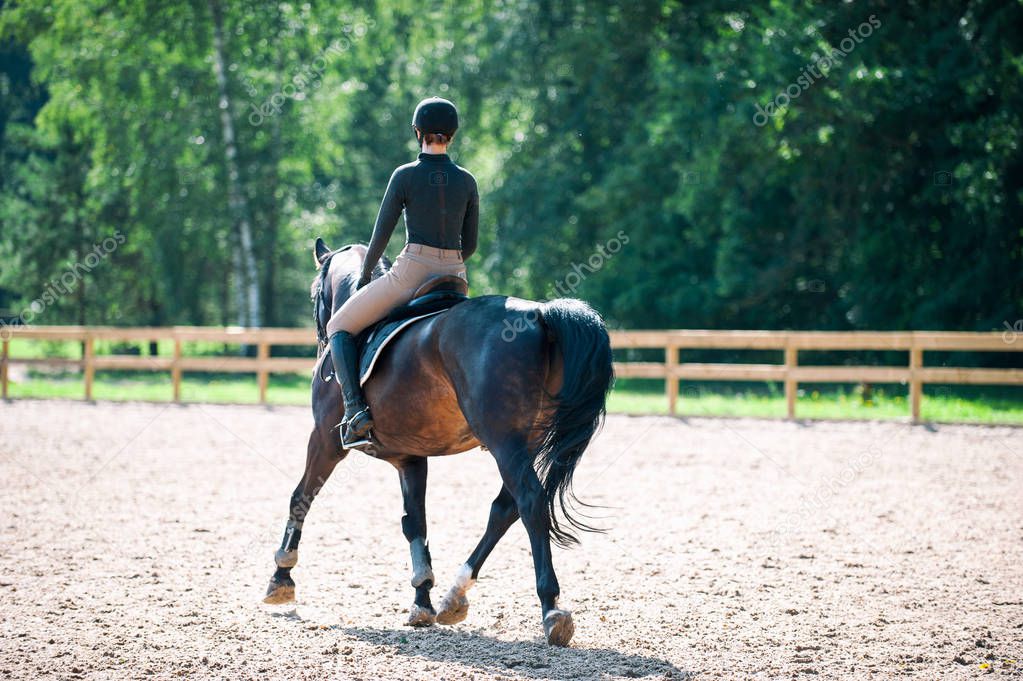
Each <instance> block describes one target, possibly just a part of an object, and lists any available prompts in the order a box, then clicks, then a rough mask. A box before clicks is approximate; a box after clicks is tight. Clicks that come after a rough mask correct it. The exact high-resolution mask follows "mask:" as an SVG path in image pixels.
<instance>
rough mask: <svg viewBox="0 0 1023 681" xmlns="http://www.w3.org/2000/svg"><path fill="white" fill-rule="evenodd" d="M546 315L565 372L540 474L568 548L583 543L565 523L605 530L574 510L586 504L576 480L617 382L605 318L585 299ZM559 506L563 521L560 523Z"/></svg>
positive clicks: (554, 530)
mask: <svg viewBox="0 0 1023 681" xmlns="http://www.w3.org/2000/svg"><path fill="white" fill-rule="evenodd" d="M540 312H541V315H542V318H543V321H544V324H545V325H546V327H547V332H548V335H549V338H550V339H551V340H552V342H553V343H554V344H556V345H557V346H558V347H557V349H559V350H560V355H561V357H562V360H563V365H564V369H563V372H562V374H563V379H562V386H561V389H560V390H559V391H558V392H557V394H556V395H552V396H551V397H552V399H553V403H552V405H551V410H550V411H549V412H548V413H549V416H548V417H547V418H546V419H545V421H544V423H543V424H542V426H541V433H540V438H539V440H540V444H539V447H538V449H537V452H536V469H537V473H538V474H539V476H540V480H541V482H542V484H543V489H544V492H545V497H546V503H547V508H548V510H549V511H550V519H551V520H550V523H551V524H550V536H551V539H552V540H553V541H554V542H555V543H556V544H559V545H561V546H567V545H569V544H574V543H578V539H577V538H576V536H575V535H574V534H573V533H572V532H571V530H570V529H568V528H566V527H565V526H564V524H565V523H567V524H568V525H570V526H571V527H574V528H577V529H579V530H584V531H587V532H600V531H601V530H600V529H599V528H596V527H593V526H591V525H588V524H586V523H584V522H582V521H580V520H579V519H578V518H576V517H575V516H574V514H573V513H572V511H571V510H570V508H569V507H570V505H571V503H572V502H575V503H581V502H579V500H578V499H577V498H576V497H575V495H574V494H573V493H572V475H573V473H574V472H575V467H576V465H577V464H578V463H579V459H580V458H581V457H582V454H583V451H584V450H585V449H586V446H587V445H588V444H589V443H590V439H592V438H593V435H594V434H595V433H596V432H597V429H598V428H599V427H600V425H601V422H602V421H603V419H604V408H605V404H606V401H607V393H608V391H610V390H611V385H612V383H613V382H614V368H613V366H612V364H611V341H610V339H609V338H608V335H607V329H606V328H605V327H604V321H603V320H602V319H601V318H600V315H598V314H597V313H596V312H595V311H594V310H593V308H591V307H590V306H589V305H587V304H586V303H584V302H582V301H581V300H576V299H574V298H559V299H557V300H552V301H550V302H549V303H545V304H543V306H542V307H541V310H540ZM553 351H554V349H553V348H552V352H553ZM583 505H585V504H583ZM556 507H560V509H561V513H562V515H563V520H559V519H558V516H557V514H556V513H555V510H556Z"/></svg>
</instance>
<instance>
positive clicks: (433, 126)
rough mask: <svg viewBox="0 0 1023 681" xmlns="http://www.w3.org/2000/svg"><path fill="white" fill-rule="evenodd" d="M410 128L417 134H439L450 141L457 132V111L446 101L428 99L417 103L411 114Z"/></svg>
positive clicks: (435, 98) (438, 98) (434, 98)
mask: <svg viewBox="0 0 1023 681" xmlns="http://www.w3.org/2000/svg"><path fill="white" fill-rule="evenodd" d="M412 126H413V127H415V128H419V132H421V133H423V134H426V133H430V132H433V133H441V134H444V135H447V136H448V138H449V139H450V138H451V137H454V135H455V131H456V130H458V109H456V108H455V105H454V104H452V103H451V102H449V101H448V100H446V99H441V98H440V97H429V98H427V99H424V100H423V101H421V102H419V105H418V106H417V107H416V111H415V113H414V114H412Z"/></svg>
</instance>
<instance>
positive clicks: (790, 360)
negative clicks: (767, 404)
mask: <svg viewBox="0 0 1023 681" xmlns="http://www.w3.org/2000/svg"><path fill="white" fill-rule="evenodd" d="M798 364H799V350H797V349H796V348H795V347H793V346H792V341H790V340H786V341H785V415H786V417H788V418H790V419H794V418H796V392H797V390H798V388H799V386H798V384H797V383H796V379H795V368H796V366H797V365H798Z"/></svg>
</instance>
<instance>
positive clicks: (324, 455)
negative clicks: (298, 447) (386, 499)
mask: <svg viewBox="0 0 1023 681" xmlns="http://www.w3.org/2000/svg"><path fill="white" fill-rule="evenodd" d="M345 454H346V452H344V451H343V450H341V449H340V447H339V446H338V442H337V438H336V436H335V437H330V432H327V433H323V432H322V431H321V430H320V429H314V430H313V432H312V435H310V436H309V447H308V450H307V453H306V461H305V473H304V474H303V475H302V480H301V481H300V482H299V483H298V487H296V488H295V491H294V492H292V494H291V504H290V506H289V510H288V524H287V526H286V527H285V530H284V539H283V540H282V541H281V547H280V548H279V549H277V553H276V554H274V562H275V563H276V564H277V570H276V571H275V572H274V574H273V577H271V578H270V586H268V587H267V589H266V597H265V598H264V599H263V602H264V603H270V604H275V605H276V604H282V603H291V602H292V601H294V600H295V581H294V580H293V579H292V578H291V569H292V568H293V567H295V565H296V564H297V563H298V542H299V540H300V539H301V538H302V524H303V523H304V522H305V517H306V514H308V513H309V507H310V506H311V505H312V503H313V499H315V498H316V495H317V494H318V493H319V491H320V490H321V489H322V488H323V485H324V484H326V482H327V478H329V477H330V474H331V473H332V472H333V471H334V466H336V465H337V463H338V462H339V461H340V460H341V459H343V458H344V456H345Z"/></svg>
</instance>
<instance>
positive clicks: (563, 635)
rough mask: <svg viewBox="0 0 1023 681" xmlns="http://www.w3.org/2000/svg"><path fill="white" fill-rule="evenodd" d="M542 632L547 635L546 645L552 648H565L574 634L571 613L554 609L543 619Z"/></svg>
mask: <svg viewBox="0 0 1023 681" xmlns="http://www.w3.org/2000/svg"><path fill="white" fill-rule="evenodd" d="M543 632H544V633H545V634H546V635H547V643H548V644H550V645H552V646H567V645H568V642H569V641H571V640H572V634H574V633H575V624H574V623H573V622H572V613H570V612H569V611H568V610H558V609H554V610H551V611H550V612H548V613H547V616H546V617H544V618H543Z"/></svg>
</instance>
